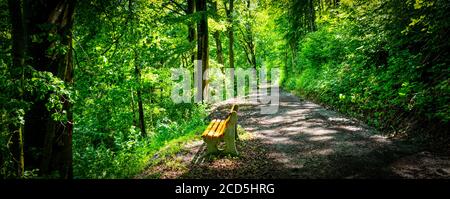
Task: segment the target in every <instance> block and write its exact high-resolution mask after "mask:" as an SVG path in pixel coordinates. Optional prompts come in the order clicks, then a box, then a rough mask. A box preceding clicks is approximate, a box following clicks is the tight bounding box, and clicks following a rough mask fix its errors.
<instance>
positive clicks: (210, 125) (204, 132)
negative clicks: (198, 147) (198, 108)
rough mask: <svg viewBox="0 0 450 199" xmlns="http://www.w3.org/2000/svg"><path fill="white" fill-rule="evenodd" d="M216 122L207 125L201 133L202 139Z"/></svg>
mask: <svg viewBox="0 0 450 199" xmlns="http://www.w3.org/2000/svg"><path fill="white" fill-rule="evenodd" d="M216 121H217V119H214V120H213V121H211V122H210V123H209V125H208V127H207V128H206V129H205V131H203V134H202V137H204V136H207V135H208V133H209V131H210V130H211V128H212V126H213V125H214V123H215V122H216Z"/></svg>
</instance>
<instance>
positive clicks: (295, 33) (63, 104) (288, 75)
mask: <svg viewBox="0 0 450 199" xmlns="http://www.w3.org/2000/svg"><path fill="white" fill-rule="evenodd" d="M449 10H450V2H449V1H447V0H427V1H426V0H279V1H275V0H273V1H271V0H79V1H75V0H74V1H70V0H49V1H34V0H33V1H32V0H0V18H1V20H0V44H1V45H0V77H1V78H0V177H1V178H64V179H68V178H129V177H132V176H134V175H136V174H137V173H139V172H141V171H142V170H143V169H144V167H145V166H146V164H147V163H148V161H149V159H151V158H152V157H153V156H154V154H155V152H156V151H158V150H159V149H160V148H162V147H164V146H165V144H166V143H167V142H168V141H170V140H173V139H177V138H180V137H185V136H198V132H199V131H202V129H204V128H205V125H207V123H208V122H209V121H207V120H205V117H206V116H207V115H208V107H209V104H208V103H182V104H176V103H174V102H173V101H172V100H171V98H170V93H171V88H172V87H171V85H172V81H173V80H172V79H171V69H172V68H180V67H182V68H188V69H189V70H194V63H195V60H201V61H202V62H201V64H202V70H206V69H207V68H218V69H223V68H254V69H256V70H259V69H261V68H263V67H269V68H280V69H281V71H282V76H281V85H282V88H283V89H285V90H288V91H291V92H293V93H295V94H298V95H300V96H303V97H305V98H307V99H310V100H313V101H315V102H317V103H320V104H323V105H326V106H328V107H330V108H332V109H334V110H338V111H339V112H341V113H344V114H347V115H349V116H352V117H354V118H357V119H360V120H362V121H364V122H366V123H367V124H368V125H370V126H372V127H375V128H377V129H379V130H380V131H382V132H383V133H384V134H386V135H390V136H395V137H402V138H405V139H409V140H413V141H414V142H417V143H418V144H421V145H424V146H428V147H434V148H437V150H442V149H443V148H444V150H445V149H446V148H445V147H448V144H449V137H450V136H449V131H448V129H450V126H449V120H450V103H449V102H450V86H449V85H450V71H449V70H450V67H449V64H450V55H449V51H448V49H450V46H449V45H450V41H449V36H448V35H449V34H450V32H449V28H450V20H449V19H450V17H449V15H450V13H449V12H448V11H449ZM205 85H206V84H205Z"/></svg>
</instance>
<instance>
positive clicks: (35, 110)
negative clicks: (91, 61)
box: [21, 0, 75, 179]
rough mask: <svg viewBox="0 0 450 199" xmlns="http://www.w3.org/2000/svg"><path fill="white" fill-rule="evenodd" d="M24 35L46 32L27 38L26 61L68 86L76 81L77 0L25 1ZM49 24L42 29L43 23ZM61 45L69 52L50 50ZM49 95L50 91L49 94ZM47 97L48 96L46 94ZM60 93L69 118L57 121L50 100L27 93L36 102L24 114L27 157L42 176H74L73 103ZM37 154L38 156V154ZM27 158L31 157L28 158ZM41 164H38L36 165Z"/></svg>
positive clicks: (23, 2)
mask: <svg viewBox="0 0 450 199" xmlns="http://www.w3.org/2000/svg"><path fill="white" fill-rule="evenodd" d="M21 3H22V5H23V9H24V16H25V14H26V16H25V17H24V19H25V20H24V21H25V35H38V36H40V35H45V37H44V41H43V42H40V43H36V42H32V41H31V38H27V41H26V43H27V44H26V46H27V49H26V52H27V55H28V56H29V57H30V59H29V60H27V64H29V65H31V66H32V67H33V68H34V69H36V70H37V71H46V72H51V73H52V74H53V76H55V77H58V78H60V79H62V80H63V81H64V82H65V83H66V84H67V85H68V87H70V85H71V84H72V83H73V79H72V78H73V64H72V62H73V60H72V56H73V55H72V24H73V16H74V9H75V1H67V0H56V1H49V2H47V1H30V0H23V1H22V2H21ZM44 24H45V25H47V26H46V27H49V28H47V29H43V28H42V25H44ZM49 34H52V35H57V36H58V37H57V38H58V41H54V40H46V38H47V35H49ZM55 47H62V48H64V49H66V51H55V52H52V51H49V50H48V49H51V48H55ZM49 94H50V93H49ZM47 96H48V95H47ZM67 97H68V96H60V99H61V102H60V103H62V105H63V111H65V112H66V118H67V121H65V122H57V121H53V119H52V118H51V114H52V113H51V112H50V111H48V110H47V108H46V106H45V104H46V102H47V101H48V99H44V100H38V99H37V98H36V96H27V98H29V100H31V101H33V102H34V103H33V105H32V106H31V108H30V110H29V111H28V112H27V113H26V115H25V121H26V123H25V128H24V130H25V132H24V142H25V146H24V147H25V156H26V158H27V157H29V158H30V159H33V161H30V164H29V165H30V168H36V167H39V168H40V173H41V174H42V175H47V174H50V173H52V172H53V171H59V177H60V178H66V179H67V178H72V131H73V128H72V125H73V119H72V104H71V103H70V102H69V101H68V100H66V99H67ZM33 149H38V150H42V151H41V153H40V154H41V155H32V154H31V153H28V154H27V152H30V150H33ZM36 156H37V157H36ZM27 159H28V158H27ZM37 165H39V166H37Z"/></svg>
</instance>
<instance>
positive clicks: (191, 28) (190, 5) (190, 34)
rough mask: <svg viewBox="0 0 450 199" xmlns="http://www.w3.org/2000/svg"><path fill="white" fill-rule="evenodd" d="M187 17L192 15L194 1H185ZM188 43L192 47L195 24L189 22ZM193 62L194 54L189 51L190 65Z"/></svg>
mask: <svg viewBox="0 0 450 199" xmlns="http://www.w3.org/2000/svg"><path fill="white" fill-rule="evenodd" d="M187 5H188V7H187V10H186V14H187V15H192V14H194V12H195V0H187ZM188 41H189V43H190V44H191V45H193V43H194V41H195V23H194V22H192V21H190V22H189V25H188ZM194 61H195V53H194V50H193V49H191V64H192V63H194Z"/></svg>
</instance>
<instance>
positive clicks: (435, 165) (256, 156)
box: [138, 91, 450, 178]
mask: <svg viewBox="0 0 450 199" xmlns="http://www.w3.org/2000/svg"><path fill="white" fill-rule="evenodd" d="M251 97H256V95H252V96H251ZM226 103H237V104H239V105H240V109H239V113H238V115H239V120H238V124H240V125H241V126H242V128H243V129H245V131H247V132H248V133H250V134H249V135H250V136H247V137H244V138H243V139H242V140H241V141H239V142H238V145H237V147H238V150H239V151H240V152H241V155H240V157H238V158H232V157H219V158H217V159H216V158H215V159H208V158H204V157H202V156H201V154H202V153H203V151H204V145H203V144H202V141H199V140H198V141H195V142H192V143H189V144H188V145H186V147H184V149H183V150H182V151H181V152H179V153H178V154H177V155H175V156H172V157H165V158H166V160H164V161H161V163H160V164H158V165H153V166H151V167H150V168H149V169H147V171H146V172H144V173H143V174H141V175H139V176H138V178H148V177H158V178H450V158H449V157H448V156H437V155H434V154H431V153H429V152H423V151H420V150H419V149H418V148H417V147H415V146H413V145H411V144H408V143H405V142H402V141H400V140H397V141H396V140H392V139H388V138H386V137H383V136H381V135H379V134H378V133H377V132H376V131H375V130H373V129H371V128H369V127H368V126H366V125H364V124H363V123H361V122H359V121H357V120H354V119H351V118H348V117H345V116H343V115H341V114H339V113H337V112H334V111H331V110H327V109H325V108H323V107H321V106H319V105H317V104H314V103H312V102H309V101H306V100H301V99H300V98H298V97H296V96H293V95H291V94H290V93H287V92H284V91H281V92H280V103H279V110H278V112H276V113H275V114H261V112H260V110H261V107H262V106H265V105H263V104H259V103H249V102H248V101H244V100H240V99H234V100H232V101H231V102H230V101H228V102H226ZM228 108H229V105H218V106H217V107H216V109H215V110H216V111H215V114H214V116H212V117H219V116H218V115H222V114H221V113H223V112H226V110H227V109H228ZM167 165H172V166H167ZM173 165H177V166H173Z"/></svg>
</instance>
